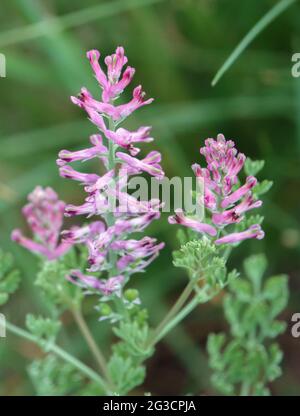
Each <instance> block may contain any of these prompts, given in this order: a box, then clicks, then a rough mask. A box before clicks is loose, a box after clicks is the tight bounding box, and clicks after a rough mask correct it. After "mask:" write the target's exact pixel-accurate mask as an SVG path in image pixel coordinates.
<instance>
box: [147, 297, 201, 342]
mask: <svg viewBox="0 0 300 416" xmlns="http://www.w3.org/2000/svg"><path fill="white" fill-rule="evenodd" d="M198 304H199V298H198V296H197V295H196V296H195V297H194V298H193V299H192V300H191V301H190V302H189V303H188V304H187V305H186V306H185V307H184V308H183V309H181V311H180V312H179V313H178V314H177V315H176V316H175V317H174V318H173V319H172V320H171V321H169V322H167V323H166V325H165V326H164V327H163V328H162V329H161V330H160V332H159V333H158V334H157V335H156V337H155V338H154V339H153V340H152V342H151V343H150V346H151V347H153V346H154V345H155V344H157V343H158V342H159V341H160V340H161V339H162V338H164V337H165V336H166V335H167V334H168V333H169V332H170V331H171V330H172V329H173V328H174V327H175V326H176V325H178V324H179V323H180V322H181V321H182V320H183V319H184V318H185V317H186V316H187V315H188V314H189V313H191V312H192V310H193V309H195V307H196V306H197V305H198Z"/></svg>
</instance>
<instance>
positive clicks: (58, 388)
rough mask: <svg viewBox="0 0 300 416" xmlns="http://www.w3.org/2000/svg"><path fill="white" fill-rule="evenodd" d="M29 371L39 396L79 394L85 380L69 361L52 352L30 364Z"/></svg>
mask: <svg viewBox="0 0 300 416" xmlns="http://www.w3.org/2000/svg"><path fill="white" fill-rule="evenodd" d="M28 373H29V376H30V378H31V381H32V383H33V385H34V387H35V389H36V391H37V394H38V395H39V396H66V395H72V394H74V395H77V393H78V390H79V388H80V387H81V386H82V384H83V382H84V380H83V377H82V376H81V374H80V373H79V372H78V371H76V370H75V369H74V367H73V366H72V365H71V364H69V363H64V362H62V361H61V360H59V359H58V358H57V357H55V356H54V355H52V354H49V355H48V356H47V357H45V358H43V359H41V360H35V361H33V362H32V364H30V366H29V368H28Z"/></svg>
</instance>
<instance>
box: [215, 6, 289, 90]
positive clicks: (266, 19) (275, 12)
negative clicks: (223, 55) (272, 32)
mask: <svg viewBox="0 0 300 416" xmlns="http://www.w3.org/2000/svg"><path fill="white" fill-rule="evenodd" d="M296 1H297V0H281V1H280V2H279V3H277V4H276V5H275V6H274V7H272V9H271V10H269V11H268V12H267V13H266V14H265V15H264V16H263V17H262V18H261V19H260V20H259V21H258V22H257V23H256V24H255V25H254V26H253V28H252V29H251V30H250V31H249V32H248V33H247V35H246V36H245V37H244V38H243V39H242V40H241V42H240V43H239V44H238V45H237V47H236V48H235V49H234V50H233V52H232V53H231V54H230V55H229V57H228V58H227V59H226V61H225V62H224V64H223V65H222V66H221V68H220V69H219V70H218V72H217V73H216V75H215V77H214V79H213V80H212V83H211V85H212V86H213V87H214V86H215V85H216V84H217V82H218V81H219V80H220V79H221V77H222V76H223V75H224V74H225V72H226V71H228V69H229V68H230V67H231V66H232V65H233V63H234V62H235V61H236V60H237V58H238V57H239V56H240V55H241V53H243V52H244V50H245V49H246V48H247V47H248V46H249V45H250V43H251V42H252V41H253V40H254V39H255V38H256V37H257V36H258V35H259V34H260V33H261V32H262V31H263V30H264V29H265V28H266V27H267V26H268V25H269V24H270V23H271V22H272V21H273V20H275V19H276V17H278V16H279V15H280V14H281V13H283V12H284V11H285V10H286V9H287V8H288V7H290V6H291V5H292V4H294V3H296Z"/></svg>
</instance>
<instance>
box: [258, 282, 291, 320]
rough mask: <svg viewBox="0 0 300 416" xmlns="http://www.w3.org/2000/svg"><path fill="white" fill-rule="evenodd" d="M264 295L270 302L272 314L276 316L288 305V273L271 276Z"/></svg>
mask: <svg viewBox="0 0 300 416" xmlns="http://www.w3.org/2000/svg"><path fill="white" fill-rule="evenodd" d="M263 294H264V297H265V299H267V300H268V301H269V302H270V315H271V317H272V318H275V317H276V316H277V315H278V314H279V313H280V312H281V311H282V310H283V309H284V308H285V307H286V305H287V302H288V297H289V289H288V278H287V276H286V275H279V276H273V277H270V278H269V279H268V280H267V281H266V283H265V285H264V292H263Z"/></svg>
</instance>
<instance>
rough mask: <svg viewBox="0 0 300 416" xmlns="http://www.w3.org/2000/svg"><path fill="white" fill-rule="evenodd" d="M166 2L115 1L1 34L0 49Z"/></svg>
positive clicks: (153, 0)
mask: <svg viewBox="0 0 300 416" xmlns="http://www.w3.org/2000/svg"><path fill="white" fill-rule="evenodd" d="M162 1H165V0H127V1H125V0H115V1H113V2H112V1H108V2H106V3H103V4H99V5H97V6H93V7H88V8H86V9H82V10H78V11H75V12H72V13H69V14H66V15H64V16H61V17H51V18H48V19H45V20H43V21H40V22H37V23H33V24H31V25H28V26H24V27H21V28H16V29H11V30H9V31H6V32H3V33H1V34H0V47H1V48H3V47H5V46H8V45H13V44H16V43H21V42H25V41H28V40H32V39H35V38H38V37H41V36H45V35H49V34H51V33H52V34H53V33H58V32H62V31H64V30H66V29H70V28H73V27H76V26H80V25H83V24H86V23H88V22H91V21H93V20H97V19H101V18H105V17H110V16H114V15H116V14H119V13H121V12H124V11H126V10H129V9H131V8H133V7H142V6H148V5H152V4H155V3H160V2H162Z"/></svg>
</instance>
